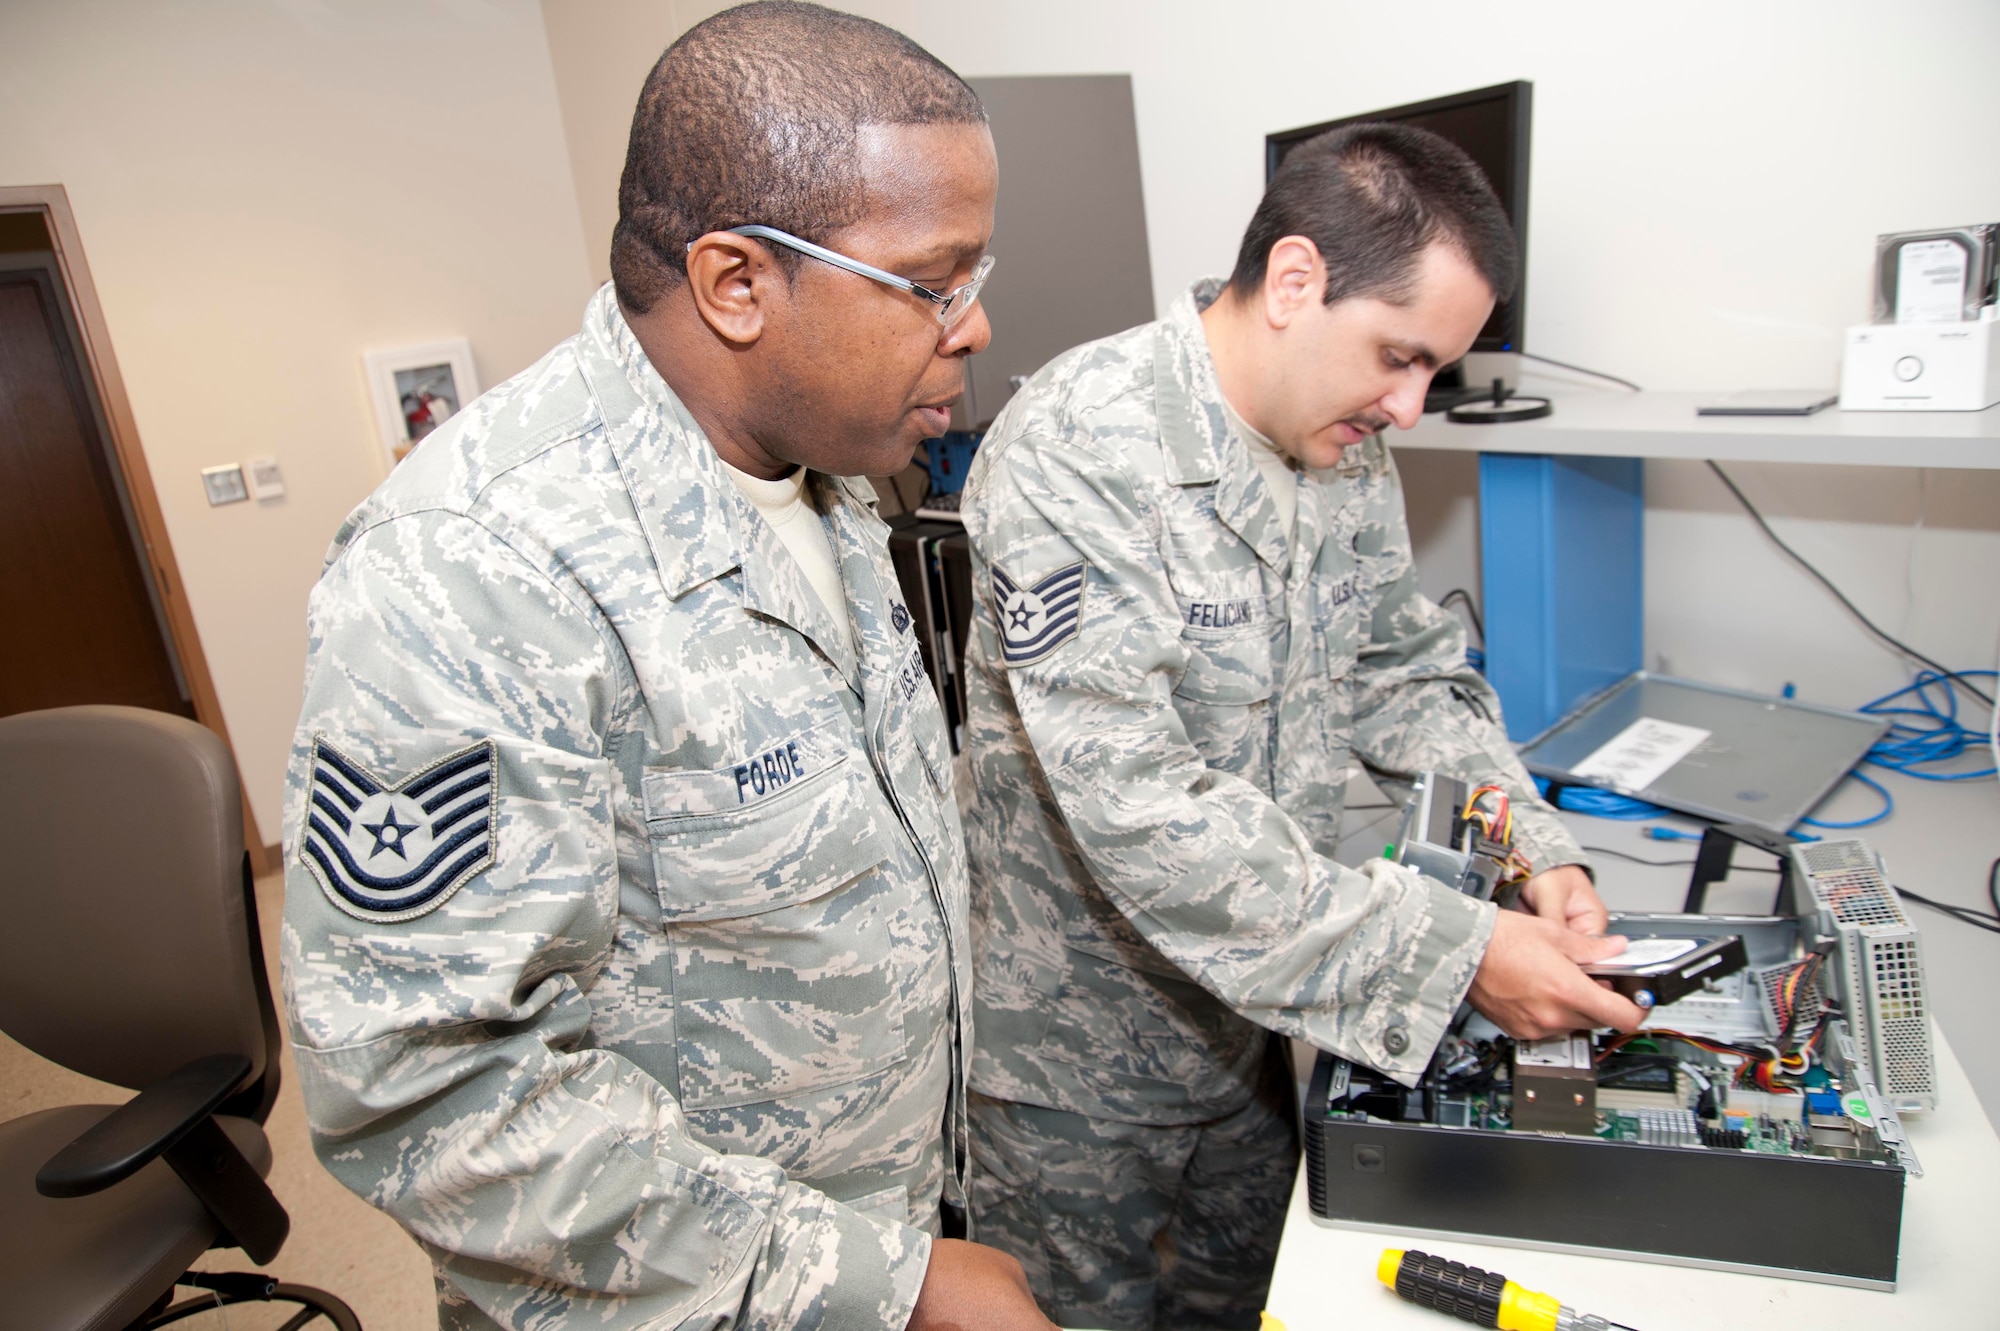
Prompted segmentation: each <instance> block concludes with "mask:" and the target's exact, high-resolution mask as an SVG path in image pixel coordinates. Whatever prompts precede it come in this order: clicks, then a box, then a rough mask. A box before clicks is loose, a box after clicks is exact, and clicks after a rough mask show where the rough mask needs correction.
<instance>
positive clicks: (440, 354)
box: [361, 337, 479, 472]
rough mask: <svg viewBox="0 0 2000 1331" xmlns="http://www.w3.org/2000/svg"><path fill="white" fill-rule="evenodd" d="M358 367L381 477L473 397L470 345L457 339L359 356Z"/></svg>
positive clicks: (475, 379)
mask: <svg viewBox="0 0 2000 1331" xmlns="http://www.w3.org/2000/svg"><path fill="white" fill-rule="evenodd" d="M361 363H362V366H363V369H364V371H365V373H366V374H367V377H368V395H369V398H370V399H371V400H372V401H373V402H374V404H375V424H376V429H377V430H378V432H379V433H380V434H381V438H382V461H383V470H384V471H385V472H387V471H388V470H390V469H391V468H393V467H394V466H395V465H396V464H397V463H398V462H401V461H402V460H403V459H404V458H405V457H408V456H409V453H410V450H411V449H413V448H415V447H416V446H417V445H418V444H420V443H422V442H423V440H424V437H425V436H426V435H428V434H430V433H431V432H432V431H433V430H435V429H437V428H438V427H439V426H440V425H443V424H444V423H445V422H446V421H447V420H450V419H451V418H452V417H453V416H456V415H457V414H458V413H459V412H460V411H463V410H464V409H465V406H466V404H467V403H469V402H471V401H472V399H474V398H476V397H478V396H479V375H478V373H477V372H476V371H475V370H474V369H473V368H472V343H471V342H469V341H467V340H466V339H465V338H462V337H452V338H445V339H442V340H440V341H436V342H423V343H417V344H414V345H411V346H407V347H396V348H393V349H390V350H387V351H370V352H365V353H363V355H362V357H361Z"/></svg>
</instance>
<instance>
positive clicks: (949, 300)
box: [688, 226, 993, 328]
mask: <svg viewBox="0 0 2000 1331" xmlns="http://www.w3.org/2000/svg"><path fill="white" fill-rule="evenodd" d="M729 231H730V233H731V234H732V235H738V236H750V237H752V238H753V239H757V240H771V241H776V242H777V243H778V244H780V245H783V246H784V247H786V248H787V249H794V250H797V251H798V252H799V253H801V254H805V255H810V256H811V257H812V258H815V259H818V260H819V261H820V262H821V263H830V264H832V265H833V266H834V267H835V268H845V269H846V270H847V271H848V272H850V273H859V274H860V275H861V276H862V277H866V278H869V279H870V280H872V281H876V282H880V283H881V284H882V285H883V286H885V287H894V288H895V289H896V290H898V291H907V292H909V293H910V294H912V295H915V296H922V297H923V298H924V299H925V300H927V301H929V302H931V304H933V305H935V306H937V321H938V323H939V324H941V325H943V326H944V327H946V328H951V327H953V326H955V325H956V324H957V323H958V322H959V320H961V319H963V318H964V317H965V316H966V312H967V311H969V310H970V309H971V308H972V305H973V302H974V301H976V300H978V299H979V289H980V288H981V287H983V286H985V285H986V279H987V277H989V276H990V275H991V274H992V272H993V256H992V255H990V254H988V255H985V256H983V257H982V258H981V259H980V260H979V263H978V265H977V266H975V267H974V268H973V270H972V280H971V281H969V282H967V283H966V284H965V285H964V286H962V287H954V288H953V289H952V290H950V291H932V290H931V289H930V288H929V287H926V286H919V285H918V284H917V283H915V282H912V281H911V280H910V279H909V278H907V277H898V276H896V275H895V274H894V273H891V272H885V271H884V270H882V269H880V268H877V267H875V265H873V264H868V263H863V262H861V260H859V259H850V258H848V257H847V256H846V255H845V254H838V253H836V252H834V251H833V250H830V249H827V248H826V247H825V246H823V245H815V244H813V243H812V242H811V241H810V240H800V239H799V238H798V237H797V236H794V235H791V234H789V233H787V232H784V231H780V230H778V228H776V227H774V226H733V227H730V228H729ZM688 248H689V249H692V248H694V246H693V244H692V243H690V244H689V246H688Z"/></svg>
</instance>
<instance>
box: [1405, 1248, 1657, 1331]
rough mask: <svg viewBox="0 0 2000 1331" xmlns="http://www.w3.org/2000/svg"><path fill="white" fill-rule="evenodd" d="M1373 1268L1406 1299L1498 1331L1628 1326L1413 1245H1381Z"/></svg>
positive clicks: (1622, 1330) (1626, 1330)
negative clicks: (1432, 1254) (1379, 1259)
mask: <svg viewBox="0 0 2000 1331" xmlns="http://www.w3.org/2000/svg"><path fill="white" fill-rule="evenodd" d="M1375 1274H1376V1276H1377V1277H1378V1278H1379V1279H1380V1280H1381V1281H1382V1283H1383V1284H1385V1285H1387V1286H1389V1288H1391V1289H1393V1290H1395V1291H1396V1293H1398V1294H1400V1295H1401V1296H1402V1297H1404V1298H1406V1299H1408V1300H1409V1301H1410V1302H1411V1303H1421V1304H1422V1305H1423V1306H1424V1307H1426V1308H1431V1309H1434V1310H1435V1311H1437V1312H1441V1313H1449V1314H1451V1315H1452V1316H1453V1317H1456V1318H1458V1319H1459V1320H1460V1321H1462V1322H1471V1323H1473V1324H1474V1325H1477V1326H1491V1327H1498V1328H1499V1331H1612V1328H1617V1331H1634V1329H1633V1328H1632V1327H1629V1326H1626V1325H1625V1324H1624V1323H1623V1322H1610V1321H1606V1320H1605V1319H1604V1318H1602V1317H1599V1316H1597V1315H1595V1314H1594V1313H1580V1312H1578V1311H1577V1310H1576V1309H1574V1308H1568V1307H1564V1306H1563V1305H1562V1304H1560V1303H1558V1302H1557V1301H1556V1300H1555V1299H1554V1298H1553V1297H1552V1296H1550V1295H1547V1294H1537V1293H1536V1292H1535V1291H1534V1290H1532V1289H1523V1288H1522V1287H1521V1286H1519V1285H1517V1284H1515V1283H1514V1282H1513V1281H1511V1280H1509V1279H1508V1278H1507V1277H1505V1276H1503V1275H1500V1274H1498V1273H1496V1272H1493V1271H1482V1270H1480V1269H1479V1268H1478V1267H1476V1266H1467V1265H1466V1264H1465V1263H1464V1262H1453V1261H1448V1260H1446V1259H1445V1258H1443V1257H1433V1256H1431V1254H1429V1253H1427V1252H1418V1251H1416V1250H1415V1249H1414V1248H1413V1249H1411V1250H1409V1251H1408V1252H1405V1251H1404V1250H1403V1249H1401V1248H1384V1249H1383V1250H1382V1260H1381V1261H1379V1262H1377V1263H1376V1264H1375Z"/></svg>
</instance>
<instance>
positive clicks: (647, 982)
mask: <svg viewBox="0 0 2000 1331" xmlns="http://www.w3.org/2000/svg"><path fill="white" fill-rule="evenodd" d="M812 483H813V488H814V493H815V496H816V500H817V503H818V506H819V507H820V508H821V509H822V510H823V511H824V512H825V514H826V520H827V523H828V527H829V532H830V536H831V538H832V543H833V548H834V552H835V554H836V556H837V561H838V564H839V569H840V574H841V578H842V580H843V582H844V584H845V588H846V594H847V601H848V609H849V612H850V614H851V620H852V627H853V631H854V632H853V645H852V646H850V645H849V640H848V638H847V637H846V636H844V635H843V634H841V633H839V632H838V631H836V629H835V625H834V622H833V621H832V620H831V619H830V617H829V611H828V609H827V608H826V607H825V605H824V604H823V603H822V602H821V601H820V600H819V599H818V598H817V597H816V596H815V594H814V593H813V591H812V590H811V588H810V587H809V585H808V583H807V581H806V579H805V576H804V574H803V573H802V572H801V570H800V569H799V567H798V565H797V564H795V563H794V562H793V561H792V559H791V557H790V556H789V555H788V554H787V553H786V552H785V550H784V547H783V546H782V545H781V544H780V543H779V542H778V541H777V540H775V539H772V537H771V534H770V532H769V531H768V530H760V528H763V526H764V524H763V520H762V519H761V518H760V517H759V516H758V514H757V513H756V511H755V509H753V508H752V507H751V505H750V503H749V501H748V500H747V499H745V498H744V497H743V496H742V494H741V493H740V492H739V491H738V490H737V488H736V487H735V486H734V485H733V484H732V483H731V482H730V481H729V480H728V479H727V477H726V475H725V474H724V472H723V470H722V464H721V463H720V461H719V460H718V459H717V458H716V456H715V454H714V452H713V450H712V449H711V448H710V447H709V445H708V442H707V440H706V438H705V437H704V436H703V434H702V431H701V429H700V428H699V427H698V426H697V425H696V424H695V422H694V420H693V418H692V417H690V416H689V415H688V413H687V411H686V409H685V408H684V407H683V406H682V405H681V404H680V402H679V401H678V400H677V399H676V398H675V397H674V395H673V394H672V392H671V391H670V390H669V389H668V388H667V386H666V384H665V383H664V382H663V381H662V380H661V378H660V376H659V375H658V374H657V373H656V372H655V371H654V369H653V368H652V366H651V365H650V364H649V363H648V362H647V360H646V358H645V355H644V353H643V352H642V351H641V350H640V348H639V345H638V343H637V341H636V340H635V339H634V337H633V335H632V332H631V330H630V329H629V328H628V327H627V325H626V324H625V321H624V319H623V318H622V316H621V315H620V313H619V311H618V308H617V304H616V302H615V301H614V300H613V298H612V296H611V292H610V288H609V287H606V288H605V289H604V290H602V291H600V292H599V293H598V294H597V296H596V297H595V298H594V299H593V301H592V302H591V304H590V307H589V310H588V313H587V315H586V319H585V324H584V328H583V331H582V333H581V334H580V335H579V336H577V337H574V338H571V339H570V340H569V341H567V342H565V343H563V344H562V345H561V346H559V347H558V348H556V350H555V351H553V352H551V353H550V354H549V356H548V357H546V358H545V359H544V360H543V361H542V362H541V363H540V364H538V365H536V366H534V367H533V368H531V369H529V370H527V371H526V372H524V373H522V374H521V375H519V376H518V377H516V378H514V379H512V380H510V381H509V382H507V383H506V384H504V385H502V386H501V387H500V388H498V389H497V390H495V391H494V392H492V393H489V394H487V395H486V396H485V397H483V398H481V399H479V401H477V402H476V403H474V404H472V405H471V406H470V407H469V408H468V409H467V410H466V411H464V412H463V413H462V414H461V415H460V416H458V417H456V418H454V419H453V420H452V421H451V422H450V423H449V424H448V425H447V426H446V427H444V428H443V429H441V430H440V431H438V432H437V433H436V434H434V435H432V436H431V437H430V438H429V439H427V440H426V441H425V442H424V443H423V445H422V446H421V447H420V448H418V449H417V450H416V452H415V453H414V454H413V455H412V457H411V458H410V460H409V461H407V462H405V463H404V464H403V465H402V466H401V467H399V468H398V469H397V471H396V473H395V475H394V476H393V477H392V478H391V479H390V480H389V482H388V483H387V484H385V485H384V486H383V487H382V488H381V489H380V490H378V491H377V492H376V493H375V494H374V495H373V496H372V497H371V498H369V499H368V500H367V501H366V502H365V503H364V504H363V505H362V506H361V507H360V508H359V509H357V510H356V511H355V513H354V514H353V515H352V516H351V517H350V518H349V519H348V521H347V523H346V524H345V525H344V526H343V527H342V528H341V530H340V533H339V534H338V536H337V537H336V538H335V540H334V545H333V550H332V552H331V554H330V556H329V560H328V564H327V567H326V570H325V572H324V574H323V575H322V577H321V580H320V583H319V585H318V587H317V589H316V590H315V591H314V593H313V596H312V602H311V613H310V627H311V657H310V665H309V667H308V671H307V679H306V701H305V710H304V714H303V716H302V718H301V720H300V724H299V730H298V736H297V741H296V745H295V749H294V753H293V759H292V763H291V768H290V773H289V782H288V791H287V812H288V817H287V830H288V832H289V838H288V842H289V845H290V847H291V850H292V854H291V857H290V860H289V863H288V865H287V881H286V889H287V890H286V913H285V936H284V955H285V991H286V999H287V1004H288V1007H289V1008H290V1011H291V1014H292V1022H293V1033H294V1039H295V1041H296V1046H297V1053H298V1068H299V1075H300V1081H301V1084H302V1086H303V1089H304V1093H305V1101H306V1106H307V1110H308V1113H309V1116H310V1118H311V1121H312V1127H313V1133H314V1140H315V1143H316V1145H317V1147H318V1150H319V1153H320V1156H321V1158H322V1160H324V1161H325V1163H326V1165H327V1167H328V1168H329V1169H330V1170H332V1171H333V1173H334V1174H335V1175H336V1176H338V1177H339V1178H340V1180H341V1181H342V1182H343V1183H345V1184H346V1185H347V1186H348V1187H350V1188H352V1189H353V1190H354V1191H355V1192H357V1193H359V1194H360V1195H361V1196H363V1197H364V1198H366V1199H367V1200H369V1201H370V1202H372V1203H374V1204H375V1205H377V1206H379V1207H381V1208H382V1209H383V1210H385V1211H387V1212H389V1213H390V1214H391V1215H393V1216H395V1217H396V1219H397V1220H399V1221H400V1222H401V1223H402V1224H403V1225H404V1226H405V1227H406V1228H408V1229H409V1231H410V1232H411V1233H412V1234H413V1235H414V1236H415V1237H416V1238H417V1240H418V1242H419V1243H421V1244H422V1245H423V1247H424V1248H425V1250H426V1251H427V1252H428V1253H429V1255H430V1256H431V1258H432V1259H433V1262H434V1263H435V1266H436V1274H437V1283H438V1290H439V1301H440V1305H441V1307H440V1316H441V1320H442V1322H443V1324H444V1325H445V1326H446V1327H447V1328H474V1327H477V1328H492V1327H509V1328H529V1327H534V1328H544V1327H555V1326H592V1327H637V1326H646V1327H703V1328H713V1327H745V1328H767V1327H768V1328H781V1327H782V1328H793V1327H813V1328H835V1327H840V1328H847V1327H855V1328H861V1327H865V1328H871V1329H875V1328H882V1327H901V1326H902V1325H903V1324H904V1322H905V1321H906V1320H907V1319H908V1317H909V1314H910V1311H911V1309H912V1307H913V1306H914V1304H915V1300H916V1295H917V1291H918V1289H919V1287H920V1285H921V1283H922V1279H923V1274H924V1270H925V1267H926V1264H927V1262H928V1260H929V1253H930V1244H931V1237H932V1235H933V1234H934V1233H935V1230H936V1220H937V1215H938V1205H939V1201H940V1196H941V1195H943V1196H945V1197H947V1198H949V1199H951V1200H953V1201H958V1200H959V1199H960V1198H961V1197H962V1195H963V1193H962V1186H963V1164H962V1157H963V1152H964V1144H963V1143H964V1132H965V1126H964V1095H963V1089H962V1088H963V1085H964V1057H965V1056H966V1055H967V1054H968V1053H969V1042H967V1041H964V1040H963V1039H962V1028H961V1024H960V1021H959V1015H958V1014H959V1010H960V999H959V996H960V995H961V994H963V993H969V991H970V981H971V974H970V966H969V953H968V951H967V948H966V942H965V940H966V937H967V929H966V886H965V859H964V847H963V840H962V834H961V832H960V828H959V824H958V814H957V810H956V806H955V803H954V799H953V796H952V791H951V786H950V783H951V774H950V767H949V763H948V756H947V750H946V743H945V734H944V727H943V720H942V718H941V716H940V715H939V712H938V706H937V702H936V698H935V696H934V695H933V693H932V690H931V686H930V683H929V681H928V680H927V679H926V678H925V676H924V673H923V667H922V664H921V661H920V658H919V657H918V655H917V646H916V641H915V638H914V636H913V635H912V633H911V631H910V627H909V615H908V613H907V611H906V610H905V609H904V607H903V606H902V604H901V603H900V597H899V594H898V593H897V591H896V583H895V578H894V574H893V571H892V569H891V567H890V564H889V561H888V558H887V553H886V528H885V527H884V526H883V524H882V523H881V521H880V520H879V519H878V518H877V517H876V516H875V514H874V513H873V511H872V509H871V508H870V506H869V505H870V503H871V502H872V500H873V493H872V491H870V490H869V488H868V486H867V483H866V482H865V481H854V480H835V479H830V478H827V477H823V476H817V475H815V476H814V477H813V478H812Z"/></svg>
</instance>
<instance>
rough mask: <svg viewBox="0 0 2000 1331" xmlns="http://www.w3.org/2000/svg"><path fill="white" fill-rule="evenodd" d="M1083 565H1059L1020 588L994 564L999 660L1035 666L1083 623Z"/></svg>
mask: <svg viewBox="0 0 2000 1331" xmlns="http://www.w3.org/2000/svg"><path fill="white" fill-rule="evenodd" d="M1083 581H1084V579H1083V564H1082V562H1081V561H1079V562H1077V563H1074V564H1071V565H1070V566H1069V567H1068V568H1064V569H1057V570H1056V571H1055V572H1054V573H1051V574H1049V576H1047V577H1046V578H1043V579H1042V580H1041V581H1040V582H1037V583H1034V584H1033V585H1031V586H1027V587H1023V586H1021V585H1020V584H1018V583H1016V582H1015V581H1014V580H1013V579H1012V578H1010V577H1008V576H1007V574H1006V572H1005V571H1004V570H1003V569H1001V567H1000V566H999V565H998V564H995V565H993V613H994V617H995V618H996V619H997V620H998V621H999V623H998V628H999V630H1000V659H1001V660H1003V661H1005V662H1006V663H1007V664H1008V665H1010V666H1025V665H1033V664H1034V663H1035V662H1037V661H1039V660H1041V659H1042V658H1043V657H1045V656H1047V655H1048V654H1049V653H1050V652H1053V651H1054V650H1055V649H1056V648H1058V647H1060V646H1062V645H1063V644H1064V643H1066V642H1068V641H1069V640H1070V639H1071V638H1074V637H1075V636H1076V635H1077V631H1078V630H1079V629H1081V628H1082V627H1083Z"/></svg>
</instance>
